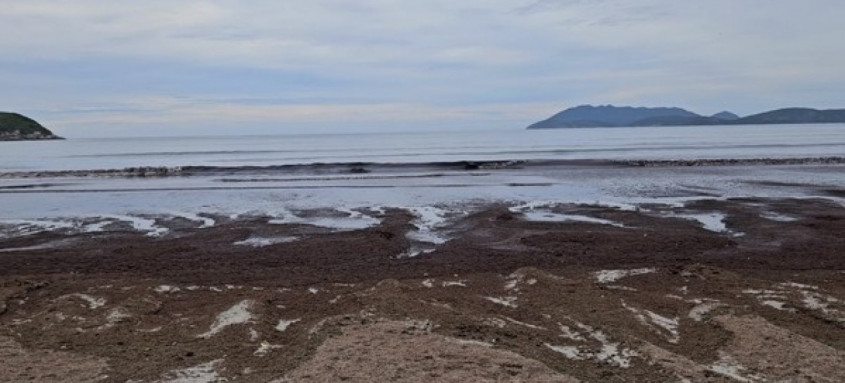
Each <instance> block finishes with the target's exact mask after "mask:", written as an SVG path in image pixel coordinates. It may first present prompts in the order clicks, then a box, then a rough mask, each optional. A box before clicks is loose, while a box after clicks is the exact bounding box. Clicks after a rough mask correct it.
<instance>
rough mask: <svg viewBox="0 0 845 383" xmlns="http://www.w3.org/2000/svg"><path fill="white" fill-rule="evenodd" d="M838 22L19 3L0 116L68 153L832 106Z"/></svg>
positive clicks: (781, 4)
mask: <svg viewBox="0 0 845 383" xmlns="http://www.w3.org/2000/svg"><path fill="white" fill-rule="evenodd" d="M842 14H845V3H842V2H838V1H833V0H809V1H804V2H791V1H789V2H788V1H770V0H767V1H764V0H742V1H735V0H733V1H728V0H710V1H707V2H678V1H672V0H641V1H621V0H589V1H588V0H532V1H516V0H514V1H500V0H484V1H481V0H464V1H461V2H454V1H443V0H431V1H426V2H406V1H391V0H361V1H357V2H348V1H340V0H315V1H309V2H293V1H264V0H256V1H250V2H248V3H245V2H236V1H229V0H218V1H187V0H185V1H180V0H171V1H162V0H151V1H146V2H115V1H105V0H77V1H63V0H29V1H26V2H12V3H11V4H6V5H4V11H3V13H0V50H2V52H4V54H3V55H0V86H2V87H3V89H4V90H6V91H5V92H2V93H0V109H7V110H15V111H21V112H25V113H28V114H31V115H33V116H34V117H36V118H38V119H39V120H43V121H44V122H45V123H47V124H48V125H50V126H51V127H52V128H54V129H55V130H56V131H58V132H60V133H61V134H65V135H68V136H85V135H156V134H198V133H216V134H219V133H222V132H232V129H234V128H236V127H237V128H238V129H239V130H237V131H236V132H238V133H256V134H257V133H273V132H287V131H296V132H302V131H332V130H334V131H345V130H346V131H353V130H354V131H357V130H390V129H458V128H479V129H481V128H508V127H512V128H521V127H522V126H523V125H525V124H527V123H529V122H532V121H533V120H537V119H540V118H543V117H545V116H546V115H548V114H551V113H553V112H555V111H557V110H558V109H561V108H564V107H567V106H572V105H575V104H582V103H616V104H635V105H678V106H683V107H688V108H691V109H693V110H696V111H700V112H702V113H713V112H717V111H719V110H722V109H726V108H731V109H733V110H734V111H735V112H737V113H741V114H742V113H751V112H755V111H760V110H763V109H768V108H775V107H780V106H791V105H805V106H816V107H842V106H845V105H837V104H836V103H837V102H840V100H839V98H841V89H843V85H845V75H844V74H843V73H845V72H842V71H841V69H840V68H839V67H838V66H839V63H842V62H845V50H842V49H841V48H840V46H841V43H840V41H839V40H840V38H841V36H842V35H845V26H843V24H842V23H841V21H840V20H839V18H840V17H839V15H842Z"/></svg>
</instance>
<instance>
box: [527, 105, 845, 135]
mask: <svg viewBox="0 0 845 383" xmlns="http://www.w3.org/2000/svg"><path fill="white" fill-rule="evenodd" d="M835 122H845V109H831V110H817V109H810V108H786V109H778V110H773V111H769V112H764V113H759V114H754V115H751V116H746V117H740V116H737V115H736V114H734V113H731V112H720V113H716V114H714V115H712V116H702V115H700V114H697V113H693V112H690V111H688V110H685V109H681V108H665V107H661V108H642V107H639V108H636V107H630V106H623V107H617V106H613V105H602V106H593V105H582V106H578V107H575V108H570V109H566V110H564V111H562V112H560V113H558V114H555V115H554V116H552V117H550V118H548V119H546V120H543V121H540V122H537V123H534V124H532V125H531V126H529V127H528V129H558V128H590V127H595V128H601V127H617V126H700V125H768V124H819V123H835Z"/></svg>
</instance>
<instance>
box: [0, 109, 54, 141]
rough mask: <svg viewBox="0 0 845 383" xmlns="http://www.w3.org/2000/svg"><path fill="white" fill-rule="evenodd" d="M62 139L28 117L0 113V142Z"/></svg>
mask: <svg viewBox="0 0 845 383" xmlns="http://www.w3.org/2000/svg"><path fill="white" fill-rule="evenodd" d="M63 139H64V138H62V137H59V136H57V135H55V134H53V132H51V131H50V130H49V129H47V128H45V127H44V126H42V125H41V124H39V123H38V122H36V121H35V120H33V119H31V118H29V117H26V116H24V115H21V114H18V113H9V112H0V141H33V140H63Z"/></svg>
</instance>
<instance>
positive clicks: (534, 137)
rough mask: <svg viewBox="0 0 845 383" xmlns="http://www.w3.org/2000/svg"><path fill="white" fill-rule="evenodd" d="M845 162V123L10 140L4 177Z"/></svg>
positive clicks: (1, 166) (0, 159)
mask: <svg viewBox="0 0 845 383" xmlns="http://www.w3.org/2000/svg"><path fill="white" fill-rule="evenodd" d="M839 155H845V124H829V125H768V126H710V127H655V128H604V129H559V130H532V131H528V130H506V131H502V130H499V131H489V132H479V131H474V132H427V133H381V134H354V135H353V134H334V135H329V134H320V135H276V136H231V137H176V138H173V137H168V138H97V139H71V140H66V141H43V142H0V172H3V171H37V170H71V169H72V170H81V169H114V168H124V167H134V166H189V165H202V166H241V165H252V166H267V165H286V164H310V163H346V162H372V163H427V162H439V161H464V160H478V161H480V160H521V159H696V158H757V157H816V156H839Z"/></svg>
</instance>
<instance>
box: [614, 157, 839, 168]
mask: <svg viewBox="0 0 845 383" xmlns="http://www.w3.org/2000/svg"><path fill="white" fill-rule="evenodd" d="M615 162H616V163H618V164H620V165H627V166H636V167H690V166H692V167H696V166H777V165H841V164H845V157H802V158H740V159H721V158H714V159H696V160H630V161H615Z"/></svg>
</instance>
